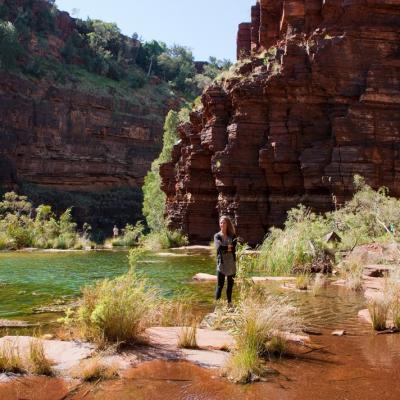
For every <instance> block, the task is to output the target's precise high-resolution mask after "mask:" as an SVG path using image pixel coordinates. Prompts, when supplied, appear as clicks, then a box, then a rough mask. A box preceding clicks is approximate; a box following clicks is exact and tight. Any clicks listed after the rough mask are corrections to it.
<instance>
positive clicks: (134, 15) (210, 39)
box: [56, 0, 256, 60]
mask: <svg viewBox="0 0 400 400" xmlns="http://www.w3.org/2000/svg"><path fill="white" fill-rule="evenodd" d="M255 3H256V0H200V1H190V0H147V1H146V0H112V1H109V0H56V4H57V6H58V8H59V9H60V10H63V11H68V12H71V11H72V10H73V9H77V10H79V13H78V14H76V15H74V16H76V17H79V18H82V19H86V17H87V16H89V17H90V18H92V19H101V20H104V21H107V22H116V23H117V24H118V26H119V28H120V29H121V31H122V33H124V34H126V35H128V36H131V35H132V34H133V33H134V32H137V33H138V34H139V36H141V37H142V38H143V39H144V40H152V39H156V40H161V41H163V42H165V43H167V44H168V45H172V44H174V43H177V44H181V45H184V46H187V47H190V48H191V49H192V51H193V54H194V56H195V59H196V60H207V59H208V57H209V56H215V57H217V58H220V59H222V58H229V59H231V60H235V58H236V33H237V26H238V24H239V23H240V22H247V21H250V8H251V6H252V5H254V4H255Z"/></svg>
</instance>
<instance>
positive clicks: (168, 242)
mask: <svg viewBox="0 0 400 400" xmlns="http://www.w3.org/2000/svg"><path fill="white" fill-rule="evenodd" d="M140 243H141V245H142V246H143V247H144V248H146V249H148V250H153V251H159V250H162V249H170V248H171V247H181V246H186V245H187V244H188V243H189V242H188V239H187V237H186V236H185V235H183V234H182V233H181V232H179V231H171V230H169V229H168V228H166V227H164V228H161V230H159V231H153V232H150V233H149V234H147V235H145V236H143V238H142V240H141V242H140Z"/></svg>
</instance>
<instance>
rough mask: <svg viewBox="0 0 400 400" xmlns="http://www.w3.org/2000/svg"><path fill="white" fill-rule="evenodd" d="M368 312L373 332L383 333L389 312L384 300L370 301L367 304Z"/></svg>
mask: <svg viewBox="0 0 400 400" xmlns="http://www.w3.org/2000/svg"><path fill="white" fill-rule="evenodd" d="M368 311H369V314H370V316H371V321H372V327H373V328H374V330H375V331H384V330H385V329H386V320H387V317H388V312H389V305H388V303H387V301H386V299H375V300H371V301H370V302H369V303H368Z"/></svg>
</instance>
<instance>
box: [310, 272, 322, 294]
mask: <svg viewBox="0 0 400 400" xmlns="http://www.w3.org/2000/svg"><path fill="white" fill-rule="evenodd" d="M325 285H326V277H325V275H324V274H316V275H315V278H314V280H313V282H312V284H311V293H312V295H313V296H318V295H319V294H320V292H321V290H322V288H324V287H325Z"/></svg>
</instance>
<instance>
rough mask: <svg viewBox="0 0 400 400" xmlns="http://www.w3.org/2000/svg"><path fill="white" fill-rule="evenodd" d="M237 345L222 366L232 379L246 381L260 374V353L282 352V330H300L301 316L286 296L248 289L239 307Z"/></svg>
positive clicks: (284, 347)
mask: <svg viewBox="0 0 400 400" xmlns="http://www.w3.org/2000/svg"><path fill="white" fill-rule="evenodd" d="M238 311H239V312H238V314H237V316H236V317H235V318H236V332H235V337H236V343H237V348H236V350H235V351H234V352H233V354H232V356H231V357H230V358H229V360H228V362H227V364H226V365H225V367H224V372H225V374H226V375H227V376H228V377H229V378H230V379H231V380H233V381H234V382H239V383H246V382H249V381H250V380H252V376H253V375H259V374H260V373H261V372H260V369H261V365H262V357H263V356H265V355H271V354H279V355H282V354H283V353H284V351H285V349H286V341H285V340H284V339H283V337H284V333H285V332H293V333H296V332H300V331H301V328H302V320H301V318H300V317H299V315H298V314H297V312H296V309H295V308H294V307H293V306H292V305H291V304H290V303H289V301H288V299H287V298H286V297H277V296H270V295H263V296H262V295H260V294H259V293H258V292H257V294H256V293H252V292H249V295H248V297H247V298H245V299H244V300H242V302H241V303H240V305H239V307H238Z"/></svg>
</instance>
